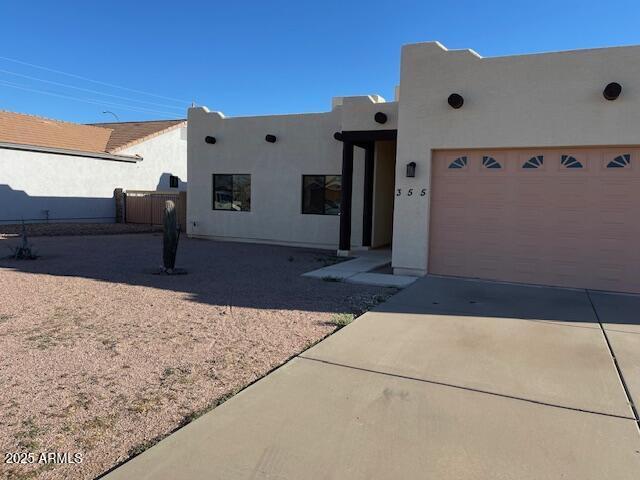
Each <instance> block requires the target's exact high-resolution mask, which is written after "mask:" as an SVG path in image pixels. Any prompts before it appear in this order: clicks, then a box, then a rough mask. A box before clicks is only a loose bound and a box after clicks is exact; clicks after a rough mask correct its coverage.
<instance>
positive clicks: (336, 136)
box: [333, 132, 342, 142]
mask: <svg viewBox="0 0 640 480" xmlns="http://www.w3.org/2000/svg"><path fill="white" fill-rule="evenodd" d="M333 138H335V139H336V140H338V141H339V142H341V141H342V132H336V133H334V134H333Z"/></svg>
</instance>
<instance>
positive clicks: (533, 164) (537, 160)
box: [522, 155, 544, 168]
mask: <svg viewBox="0 0 640 480" xmlns="http://www.w3.org/2000/svg"><path fill="white" fill-rule="evenodd" d="M543 162H544V157H543V156H542V155H537V156H535V157H531V158H530V159H529V160H527V161H526V162H524V164H523V165H522V168H540V167H541V166H542V163H543Z"/></svg>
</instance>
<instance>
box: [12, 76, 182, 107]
mask: <svg viewBox="0 0 640 480" xmlns="http://www.w3.org/2000/svg"><path fill="white" fill-rule="evenodd" d="M0 72H2V73H6V74H9V75H14V76H16V77H22V78H26V79H29V80H35V81H37V82H44V83H49V84H51V85H58V86H60V87H64V88H72V89H74V90H80V91H82V92H89V93H95V94H97V95H104V96H105V97H111V98H119V99H120V100H128V101H131V102H138V103H144V104H147V105H154V106H156V107H163V108H165V107H166V108H170V109H172V110H176V111H181V109H180V108H178V107H176V106H175V105H167V104H164V103H156V102H148V101H146V100H137V99H135V98H131V97H123V96H120V95H112V94H110V93H104V92H100V91H99V90H92V89H90V88H83V87H76V86H75V85H69V84H68V83H61V82H54V81H53V80H45V79H44V78H38V77H32V76H31V75H24V74H22V73H17V72H12V71H10V70H4V69H2V68H0ZM181 113H183V112H181Z"/></svg>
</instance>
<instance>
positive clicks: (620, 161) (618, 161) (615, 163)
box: [607, 153, 631, 168]
mask: <svg viewBox="0 0 640 480" xmlns="http://www.w3.org/2000/svg"><path fill="white" fill-rule="evenodd" d="M630 164H631V155H630V154H628V153H625V154H624V155H618V156H617V157H616V158H614V159H613V160H611V161H610V162H609V163H608V164H607V168H624V167H628V166H629V165H630Z"/></svg>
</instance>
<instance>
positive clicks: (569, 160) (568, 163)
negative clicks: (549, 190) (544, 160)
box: [560, 155, 582, 168]
mask: <svg viewBox="0 0 640 480" xmlns="http://www.w3.org/2000/svg"><path fill="white" fill-rule="evenodd" d="M560 164H561V165H562V166H563V167H565V168H582V163H580V162H579V161H578V160H576V157H572V156H571V155H562V157H561V159H560Z"/></svg>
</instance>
